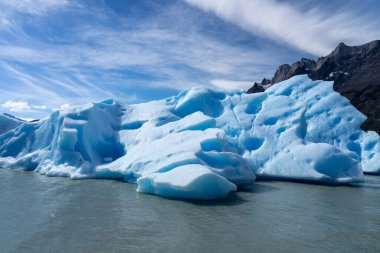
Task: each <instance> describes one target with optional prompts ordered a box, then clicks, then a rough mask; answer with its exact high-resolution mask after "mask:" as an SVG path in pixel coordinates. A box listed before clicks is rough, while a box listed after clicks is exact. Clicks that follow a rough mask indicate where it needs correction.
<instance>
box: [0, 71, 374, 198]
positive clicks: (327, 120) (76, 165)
mask: <svg viewBox="0 0 380 253" xmlns="http://www.w3.org/2000/svg"><path fill="white" fill-rule="evenodd" d="M332 84H333V83H332V82H324V81H312V80H310V79H309V78H308V77H307V76H306V75H301V76H295V77H293V78H291V79H289V80H287V81H284V82H282V83H279V84H276V85H275V86H273V87H271V88H269V89H267V90H266V91H265V92H261V93H255V94H246V93H244V92H242V91H233V92H226V91H220V90H211V89H208V88H204V87H197V88H191V89H188V90H185V91H183V92H180V93H179V94H178V95H177V96H172V97H169V98H166V99H163V100H158V101H152V102H148V103H141V104H133V105H125V104H122V103H120V102H117V101H115V100H112V99H108V100H104V101H102V102H98V103H89V104H86V105H82V106H75V107H71V108H66V109H64V110H59V111H55V112H54V113H52V114H51V115H50V116H49V117H48V118H46V119H44V120H42V121H39V122H34V123H29V122H25V123H23V124H21V125H19V126H17V127H16V128H14V129H12V130H9V131H7V132H4V133H3V134H2V135H0V167H3V168H10V169H23V170H30V171H36V172H38V173H41V174H44V175H47V176H64V177H70V178H72V179H85V178H110V179H122V180H124V181H125V182H129V183H135V184H137V191H139V192H145V193H151V194H156V195H160V196H163V197H170V198H190V199H216V198H224V197H226V196H227V195H228V194H229V193H230V192H232V191H236V189H237V187H239V186H242V185H246V184H252V183H253V182H254V181H255V180H256V178H262V179H267V178H268V179H281V180H283V179H285V180H302V181H311V182H318V183H327V184H347V183H353V182H361V181H362V180H363V171H364V172H368V173H374V174H380V140H379V136H378V135H377V134H376V133H375V132H364V131H362V130H361V129H360V125H361V124H362V122H363V121H364V120H365V116H364V115H363V114H361V113H360V112H359V111H357V110H356V109H355V108H354V107H353V106H352V105H351V104H350V103H349V101H348V100H347V99H346V98H344V97H342V96H340V95H339V94H338V93H336V92H334V90H333V88H332Z"/></svg>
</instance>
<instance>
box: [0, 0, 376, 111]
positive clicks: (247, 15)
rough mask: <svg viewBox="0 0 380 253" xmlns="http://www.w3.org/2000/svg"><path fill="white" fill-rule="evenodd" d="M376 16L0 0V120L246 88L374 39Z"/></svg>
mask: <svg viewBox="0 0 380 253" xmlns="http://www.w3.org/2000/svg"><path fill="white" fill-rule="evenodd" d="M379 11H380V1H377V0H361V1H357V0H347V1H343V0H335V1H328V0H322V1H319V0H308V1H296V0H289V1H284V0H282V1H280V0H265V1H264V0H78V1H73V0H18V1H9V0H0V89H1V92H0V112H3V113H10V114H13V115H15V116H18V117H23V118H42V117H45V116H47V115H49V114H50V113H51V112H52V111H54V110H57V109H60V108H64V107H67V106H70V105H75V104H83V103H88V102H95V101H101V100H103V99H107V98H114V99H116V100H118V101H121V102H123V103H127V104H134V103H140V102H146V101H150V100H154V99H162V98H165V97H168V96H172V95H175V94H177V93H178V92H179V91H181V90H184V89H187V88H191V87H194V86H206V87H210V88H218V89H228V90H232V89H248V88H249V87H250V86H251V85H252V84H253V82H255V81H260V80H261V79H263V78H264V77H267V78H270V77H271V76H272V75H273V73H274V71H275V70H276V68H277V67H278V66H279V65H281V64H284V63H293V62H295V61H297V60H299V59H300V58H301V57H306V58H317V57H319V56H324V55H327V54H328V53H330V52H331V51H332V50H333V49H334V48H335V47H336V45H337V44H338V43H340V42H344V43H346V44H348V45H360V44H363V43H367V42H369V41H372V40H375V39H380V15H378V13H379Z"/></svg>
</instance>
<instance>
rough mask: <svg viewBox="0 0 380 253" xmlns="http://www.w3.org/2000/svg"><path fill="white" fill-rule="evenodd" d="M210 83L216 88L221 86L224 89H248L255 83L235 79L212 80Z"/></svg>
mask: <svg viewBox="0 0 380 253" xmlns="http://www.w3.org/2000/svg"><path fill="white" fill-rule="evenodd" d="M210 83H211V84H212V85H213V86H215V87H216V88H220V89H224V90H247V89H249V88H250V87H251V86H252V84H253V82H247V81H233V80H222V79H215V80H211V81H210Z"/></svg>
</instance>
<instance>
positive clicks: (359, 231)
mask: <svg viewBox="0 0 380 253" xmlns="http://www.w3.org/2000/svg"><path fill="white" fill-rule="evenodd" d="M0 246H1V249H0V252H107V253H108V252H192V253H194V252H234V253H236V252H380V177H377V176H366V178H365V183H364V184H363V185H361V186H356V187H352V186H351V187H349V186H341V187H333V186H322V185H310V184H302V183H291V182H275V181H266V182H263V181H262V182H257V183H256V184H255V185H254V186H253V187H252V188H251V189H248V190H245V191H240V192H237V193H234V194H231V195H230V196H229V197H228V199H226V200H220V201H213V202H205V201H181V200H170V199H165V198H161V197H157V196H153V195H147V194H141V193H137V192H136V186H135V185H131V184H127V183H123V182H120V181H112V180H80V181H75V180H69V179H67V178H49V177H46V176H41V175H39V174H37V173H33V172H24V171H13V170H5V169H0Z"/></svg>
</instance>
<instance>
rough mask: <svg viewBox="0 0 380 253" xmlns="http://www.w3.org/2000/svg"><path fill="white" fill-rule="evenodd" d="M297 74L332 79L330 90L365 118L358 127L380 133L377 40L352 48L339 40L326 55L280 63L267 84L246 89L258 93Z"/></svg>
mask: <svg viewBox="0 0 380 253" xmlns="http://www.w3.org/2000/svg"><path fill="white" fill-rule="evenodd" d="M301 74H307V75H308V76H309V77H310V78H311V79H313V80H326V81H334V90H335V91H337V92H339V93H340V94H341V95H343V96H345V97H346V98H348V99H349V100H350V101H351V103H352V105H353V106H355V107H356V108H357V109H358V110H359V111H361V112H362V113H363V114H365V115H366V116H367V117H368V119H367V121H366V122H364V123H363V125H362V129H363V130H366V131H367V130H373V131H376V132H377V133H378V134H380V40H375V41H372V42H370V43H367V44H364V45H361V46H353V47H351V46H347V45H345V44H344V43H340V44H339V45H338V46H337V47H336V48H335V50H334V51H332V52H331V53H330V54H329V55H327V56H325V57H321V58H319V59H318V60H317V61H314V60H311V59H304V58H303V59H301V60H300V61H298V62H296V63H294V64H292V65H291V66H290V65H289V64H284V65H281V66H280V67H279V68H278V69H277V71H276V72H275V74H274V76H273V77H272V79H271V81H270V84H268V83H267V82H266V83H263V82H262V83H260V84H259V83H255V84H254V87H255V86H256V88H254V87H252V88H251V89H249V90H248V91H247V92H248V93H253V92H259V91H260V88H262V89H265V88H266V87H269V86H270V85H274V84H276V83H278V82H281V81H284V80H286V79H289V78H290V77H292V76H295V75H301ZM264 80H267V79H264ZM253 88H254V89H253Z"/></svg>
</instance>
